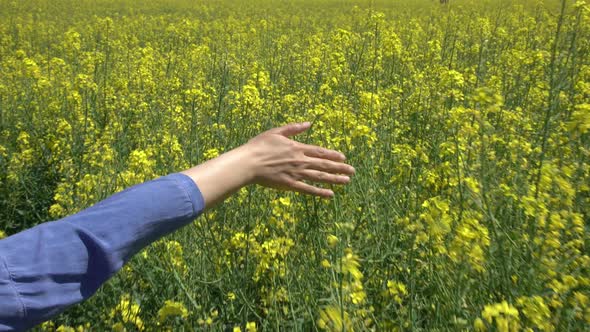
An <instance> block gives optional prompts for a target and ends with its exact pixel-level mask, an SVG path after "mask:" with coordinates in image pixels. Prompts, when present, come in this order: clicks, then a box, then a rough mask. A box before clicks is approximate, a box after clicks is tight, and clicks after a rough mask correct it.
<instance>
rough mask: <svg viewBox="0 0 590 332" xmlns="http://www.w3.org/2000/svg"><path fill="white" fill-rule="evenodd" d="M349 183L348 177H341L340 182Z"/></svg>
mask: <svg viewBox="0 0 590 332" xmlns="http://www.w3.org/2000/svg"><path fill="white" fill-rule="evenodd" d="M349 181H350V177H348V176H343V177H342V182H349Z"/></svg>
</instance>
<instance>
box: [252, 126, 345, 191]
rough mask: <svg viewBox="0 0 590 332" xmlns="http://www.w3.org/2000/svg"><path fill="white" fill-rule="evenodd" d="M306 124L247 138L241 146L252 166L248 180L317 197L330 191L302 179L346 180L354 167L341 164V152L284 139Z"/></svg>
mask: <svg viewBox="0 0 590 332" xmlns="http://www.w3.org/2000/svg"><path fill="white" fill-rule="evenodd" d="M310 126H311V124H310V123H309V122H304V123H293V124H288V125H285V126H283V127H279V128H273V129H270V130H268V131H265V132H263V133H262V134H260V135H258V136H256V137H254V138H252V139H251V140H250V141H248V143H247V144H246V145H245V146H244V147H245V148H246V149H248V150H250V151H251V152H252V154H253V158H254V163H255V165H256V167H255V171H254V175H253V179H252V182H253V183H257V184H260V185H263V186H265V187H270V188H276V189H282V190H293V191H298V192H301V193H305V194H311V195H317V196H320V197H332V196H334V192H333V191H332V190H329V189H323V188H320V187H316V186H313V185H311V184H308V183H305V182H303V181H302V180H309V181H315V182H322V183H329V184H345V183H348V182H349V181H350V177H349V176H351V175H353V174H354V168H353V167H352V166H350V165H347V164H345V163H343V162H344V160H345V159H346V157H345V156H344V155H343V154H342V153H340V152H337V151H334V150H329V149H325V148H322V147H319V146H315V145H308V144H303V143H299V142H296V141H293V140H290V139H289V138H287V137H289V136H293V135H297V134H300V133H302V132H304V131H305V130H307V129H309V127H310ZM340 174H343V175H340Z"/></svg>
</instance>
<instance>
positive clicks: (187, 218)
mask: <svg viewBox="0 0 590 332" xmlns="http://www.w3.org/2000/svg"><path fill="white" fill-rule="evenodd" d="M204 206H205V204H204V200H203V196H202V195H201V192H200V190H199V189H198V187H197V185H196V184H195V183H194V182H193V180H192V179H191V178H190V177H188V176H187V175H184V174H182V173H174V174H170V175H167V176H163V177H160V178H158V179H155V180H151V181H148V182H145V183H142V184H138V185H135V186H133V187H130V188H128V189H125V190H123V191H121V192H119V193H116V194H114V195H112V196H110V197H108V198H107V199H105V200H103V201H100V202H98V203H97V204H95V205H93V206H92V207H90V208H87V209H86V210H83V211H81V212H79V213H77V214H74V215H71V216H68V217H65V218H63V219H60V220H57V221H52V222H47V223H43V224H40V225H38V226H35V227H33V228H30V229H27V230H25V231H22V232H20V233H17V234H15V235H12V236H10V237H7V238H5V239H3V240H0V331H14V330H23V329H26V328H30V327H32V326H34V325H36V324H39V323H41V322H43V321H45V320H48V319H50V318H51V317H53V316H55V315H56V314H58V313H60V312H62V311H63V310H64V309H66V308H67V307H68V306H70V305H72V304H74V303H78V302H81V301H83V300H85V299H86V298H88V297H90V296H91V295H92V294H94V293H95V292H96V290H97V289H98V288H99V287H100V286H101V285H102V284H103V283H104V282H105V281H106V280H108V279H109V278H110V277H111V276H112V275H113V274H115V272H117V271H118V270H119V269H120V268H121V267H122V266H123V264H125V263H126V262H127V261H128V260H129V259H130V258H131V257H132V256H133V255H134V254H136V253H137V252H138V251H139V250H141V249H142V248H143V247H145V246H147V245H148V244H150V243H151V242H153V241H155V240H157V239H158V238H160V237H162V236H164V235H166V234H168V233H170V232H172V231H174V230H176V229H178V228H180V227H182V226H184V225H186V224H188V223H190V222H191V221H192V220H194V219H195V218H196V217H197V216H198V215H199V214H201V212H202V211H203V209H204Z"/></svg>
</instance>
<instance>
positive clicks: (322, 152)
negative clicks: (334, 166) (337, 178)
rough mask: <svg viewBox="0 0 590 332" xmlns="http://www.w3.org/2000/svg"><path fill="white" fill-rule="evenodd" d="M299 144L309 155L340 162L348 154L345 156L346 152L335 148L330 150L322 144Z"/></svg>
mask: <svg viewBox="0 0 590 332" xmlns="http://www.w3.org/2000/svg"><path fill="white" fill-rule="evenodd" d="M299 146H300V147H301V148H302V149H303V153H304V154H305V155H306V156H308V157H314V158H322V159H329V160H333V161H340V162H342V161H345V160H346V156H344V154H342V153H341V152H338V151H335V150H330V149H326V148H323V147H321V146H317V145H309V144H304V143H300V145H299Z"/></svg>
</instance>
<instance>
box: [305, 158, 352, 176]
mask: <svg viewBox="0 0 590 332" xmlns="http://www.w3.org/2000/svg"><path fill="white" fill-rule="evenodd" d="M307 165H308V168H311V169H315V170H318V171H323V172H328V173H335V174H346V175H353V174H354V167H352V166H350V165H348V164H345V163H339V162H336V161H332V160H327V159H321V158H311V157H310V158H307Z"/></svg>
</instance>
